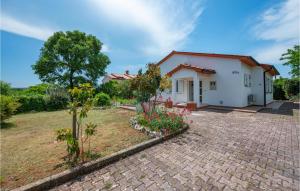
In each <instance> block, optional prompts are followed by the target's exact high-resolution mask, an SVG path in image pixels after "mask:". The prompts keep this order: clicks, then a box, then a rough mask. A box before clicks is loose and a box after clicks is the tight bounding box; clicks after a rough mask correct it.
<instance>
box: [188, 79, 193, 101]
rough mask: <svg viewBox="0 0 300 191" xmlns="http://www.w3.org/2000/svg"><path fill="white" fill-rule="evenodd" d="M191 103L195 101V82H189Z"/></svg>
mask: <svg viewBox="0 0 300 191" xmlns="http://www.w3.org/2000/svg"><path fill="white" fill-rule="evenodd" d="M188 89H189V101H194V81H189V88H188Z"/></svg>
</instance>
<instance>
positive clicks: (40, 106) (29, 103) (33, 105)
mask: <svg viewBox="0 0 300 191" xmlns="http://www.w3.org/2000/svg"><path fill="white" fill-rule="evenodd" d="M16 98H17V99H18V101H19V103H20V104H21V106H20V107H19V108H18V110H17V112H19V113H20V112H28V111H44V110H46V103H45V100H44V96H43V95H21V96H17V97H16Z"/></svg>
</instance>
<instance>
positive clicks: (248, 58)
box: [157, 51, 280, 75]
mask: <svg viewBox="0 0 300 191" xmlns="http://www.w3.org/2000/svg"><path fill="white" fill-rule="evenodd" d="M174 54H178V55H191V56H206V57H217V58H231V59H239V60H240V61H241V62H242V63H244V64H247V65H249V66H261V67H262V68H264V67H263V66H262V65H261V64H260V63H258V62H257V61H256V60H255V59H254V58H252V57H251V56H244V55H233V54H214V53H198V52H179V51H172V52H171V53H170V54H168V55H167V56H166V57H164V58H163V59H162V60H161V61H159V62H158V63H157V64H158V65H160V64H162V63H163V62H164V61H166V60H167V59H169V58H170V57H171V56H173V55H174ZM271 66H272V65H271ZM272 68H273V70H274V71H275V72H271V71H268V72H269V73H270V74H271V75H275V74H276V75H280V74H279V72H278V71H277V70H276V68H275V67H274V66H272ZM264 69H265V68H264ZM265 70H266V69H265Z"/></svg>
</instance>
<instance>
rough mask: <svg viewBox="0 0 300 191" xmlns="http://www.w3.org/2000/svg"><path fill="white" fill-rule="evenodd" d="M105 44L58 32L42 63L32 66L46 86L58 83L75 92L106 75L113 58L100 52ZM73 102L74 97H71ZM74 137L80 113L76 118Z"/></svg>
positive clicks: (89, 37)
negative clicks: (78, 88) (106, 69)
mask: <svg viewBox="0 0 300 191" xmlns="http://www.w3.org/2000/svg"><path fill="white" fill-rule="evenodd" d="M101 48H102V43H101V42H100V40H98V39H97V38H96V37H95V36H93V35H86V34H85V33H83V32H80V31H67V32H55V33H54V34H53V36H51V37H49V39H48V40H47V41H46V42H45V43H44V46H43V48H42V49H41V53H40V57H39V59H38V61H37V62H36V63H35V64H34V65H33V66H32V68H33V70H34V72H35V74H37V75H38V76H39V78H40V79H41V80H42V81H43V82H48V83H58V84H60V85H62V86H64V87H66V88H69V89H73V88H74V87H76V86H78V85H79V84H81V83H91V84H93V85H95V84H96V82H97V80H98V79H99V77H101V76H103V75H104V74H105V68H106V67H107V65H108V64H109V63H110V60H109V58H108V57H107V56H106V55H104V54H103V53H102V52H100V50H101ZM70 98H71V101H73V97H72V95H70ZM72 134H73V137H74V138H76V139H78V136H77V135H78V133H76V112H75V113H74V115H73V130H72Z"/></svg>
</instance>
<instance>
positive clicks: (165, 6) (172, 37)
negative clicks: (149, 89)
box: [0, 0, 300, 87]
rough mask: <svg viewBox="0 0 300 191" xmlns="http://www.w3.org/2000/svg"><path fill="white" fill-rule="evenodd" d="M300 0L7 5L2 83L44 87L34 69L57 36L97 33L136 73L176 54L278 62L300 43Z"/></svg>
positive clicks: (114, 57) (47, 0) (10, 0)
mask: <svg viewBox="0 0 300 191" xmlns="http://www.w3.org/2000/svg"><path fill="white" fill-rule="evenodd" d="M299 6H300V4H299V0H285V1H283V0H264V1H262V0H198V1H195V0H176V1H174V0H151V1H150V0H148V1H146V0H126V1H125V0H77V1H73V0H63V1H62V0H43V1H39V0H26V1H23V0H1V26H0V29H1V80H4V81H6V82H9V83H10V84H11V85H12V86H13V87H27V86H30V85H35V84H38V83H41V81H40V80H39V79H38V76H37V75H35V74H34V72H33V70H32V69H31V65H33V64H35V62H36V61H37V60H38V58H39V52H40V49H41V47H42V46H43V43H44V42H45V41H46V40H47V38H48V37H49V36H51V35H52V34H53V32H55V31H68V30H80V31H82V32H85V33H87V34H93V35H95V36H96V37H97V38H98V39H99V40H100V41H101V42H102V43H103V44H104V45H103V47H102V50H101V51H102V52H103V53H104V54H106V55H108V56H109V58H110V60H111V64H110V65H109V66H108V68H107V70H106V71H107V73H112V72H113V73H124V71H125V70H129V71H130V73H132V74H134V73H137V71H138V70H139V69H140V68H145V65H146V64H147V63H149V62H158V61H160V60H161V59H162V58H163V57H165V56H166V55H167V54H168V53H170V52H171V51H172V50H177V51H193V52H205V53H220V54H241V55H249V56H252V57H254V58H255V59H256V60H257V61H258V62H260V63H268V64H273V65H275V67H276V68H277V69H278V70H279V72H280V73H281V76H283V77H289V76H290V75H289V67H288V66H283V65H282V63H283V61H280V60H279V58H280V56H281V54H282V53H284V52H286V50H287V49H288V48H292V47H293V46H294V45H295V44H299V35H300V34H299V33H300V11H299V10H300V7H299Z"/></svg>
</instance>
